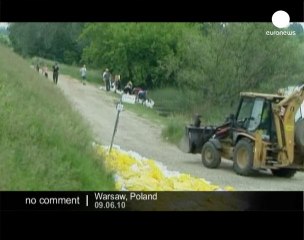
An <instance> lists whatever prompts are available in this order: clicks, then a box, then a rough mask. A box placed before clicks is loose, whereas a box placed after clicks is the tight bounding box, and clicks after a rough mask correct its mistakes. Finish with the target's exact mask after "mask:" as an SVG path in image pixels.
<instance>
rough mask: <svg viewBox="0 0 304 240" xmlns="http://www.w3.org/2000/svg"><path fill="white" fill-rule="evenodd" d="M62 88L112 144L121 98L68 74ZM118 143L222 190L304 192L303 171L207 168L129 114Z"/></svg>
mask: <svg viewBox="0 0 304 240" xmlns="http://www.w3.org/2000/svg"><path fill="white" fill-rule="evenodd" d="M49 76H51V74H50V75H49ZM58 87H59V88H60V89H62V91H63V93H64V94H65V95H66V97H67V98H68V100H69V101H70V102H71V103H72V105H73V106H74V107H75V108H76V109H77V110H78V111H79V112H80V113H81V114H82V115H83V117H84V118H85V119H86V120H87V121H88V122H89V123H90V125H91V126H92V129H93V132H94V134H95V136H96V140H97V141H98V142H101V143H102V144H104V145H110V142H111V137H112V133H113V128H114V123H115V119H116V114H117V111H116V108H115V101H116V102H117V101H118V97H117V99H115V98H113V96H111V95H110V94H108V93H106V92H105V91H103V90H100V89H98V87H96V86H94V85H91V84H87V85H85V86H83V85H82V84H81V83H80V81H77V80H74V79H72V78H70V77H68V76H64V75H60V76H59V80H58ZM114 144H117V145H119V146H121V148H123V149H125V150H133V151H136V152H138V153H139V154H141V155H142V156H144V157H147V158H152V159H154V160H157V161H160V162H162V163H164V164H165V165H166V166H167V167H168V169H169V170H175V171H179V172H183V173H189V174H191V175H192V176H196V177H203V178H205V179H206V180H208V181H210V182H212V183H213V184H216V185H219V186H222V187H223V186H233V187H235V189H236V190H242V191H248V190H250V191H255V190H256V191H261V190H262V191H263V190H265V191H266V190H270V191H278V190H281V191H295V190H299V191H303V190H304V173H303V172H299V173H297V174H296V175H295V177H294V178H292V179H282V178H278V177H274V176H272V175H271V174H270V173H268V172H261V173H259V174H258V175H257V176H255V177H241V176H238V175H236V174H235V173H234V171H233V170H232V163H231V162H229V161H223V162H222V164H221V166H220V168H219V169H215V170H212V169H206V168H205V167H204V166H203V165H202V163H201V157H200V155H199V154H195V155H192V154H186V153H183V152H182V151H181V150H180V149H179V148H178V147H176V146H174V145H172V144H169V143H167V142H165V141H163V140H162V139H161V127H160V126H158V125H156V124H153V123H151V122H150V121H148V120H146V119H142V118H140V117H138V116H136V114H134V113H132V112H129V111H123V112H122V113H121V114H120V120H119V125H118V131H117V133H116V136H115V141H114Z"/></svg>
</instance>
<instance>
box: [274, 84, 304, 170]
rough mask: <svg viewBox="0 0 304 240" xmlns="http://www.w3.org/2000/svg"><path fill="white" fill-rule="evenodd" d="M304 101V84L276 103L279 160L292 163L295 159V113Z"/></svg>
mask: <svg viewBox="0 0 304 240" xmlns="http://www.w3.org/2000/svg"><path fill="white" fill-rule="evenodd" d="M303 101H304V85H302V86H300V87H298V88H297V90H295V91H294V92H293V93H292V94H290V95H289V96H286V97H285V98H284V99H282V100H281V101H280V102H279V103H276V104H274V106H273V111H274V122H275V127H276V132H277V139H278V149H279V150H280V151H279V154H278V162H279V163H280V164H282V165H286V166H287V165H290V164H292V162H293V159H294V134H295V114H296V112H297V111H298V109H299V108H300V106H301V104H302V103H303Z"/></svg>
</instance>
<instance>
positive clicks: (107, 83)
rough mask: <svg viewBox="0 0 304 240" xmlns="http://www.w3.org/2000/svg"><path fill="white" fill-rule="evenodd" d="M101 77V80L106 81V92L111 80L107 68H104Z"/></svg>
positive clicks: (108, 89)
mask: <svg viewBox="0 0 304 240" xmlns="http://www.w3.org/2000/svg"><path fill="white" fill-rule="evenodd" d="M102 77H103V80H104V81H105V82H106V90H107V92H108V91H110V80H111V73H110V72H109V69H108V68H106V70H105V72H104V73H103V75H102Z"/></svg>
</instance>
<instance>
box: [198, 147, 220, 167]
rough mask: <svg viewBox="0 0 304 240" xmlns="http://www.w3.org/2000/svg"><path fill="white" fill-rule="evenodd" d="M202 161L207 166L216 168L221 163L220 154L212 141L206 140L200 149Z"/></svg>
mask: <svg viewBox="0 0 304 240" xmlns="http://www.w3.org/2000/svg"><path fill="white" fill-rule="evenodd" d="M202 162H203V165H204V166H205V167H207V168H218V166H219V165H220V164H221V155H220V153H219V151H218V149H217V148H216V147H215V145H214V144H213V143H212V142H206V143H205V144H204V146H203V149H202Z"/></svg>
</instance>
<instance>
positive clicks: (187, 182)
mask: <svg viewBox="0 0 304 240" xmlns="http://www.w3.org/2000/svg"><path fill="white" fill-rule="evenodd" d="M95 147H96V148H97V153H98V154H99V155H102V156H103V157H104V159H105V165H106V168H107V169H108V170H109V171H112V172H114V176H115V180H116V189H117V190H128V191H221V190H228V191H229V190H233V188H232V187H230V186H228V187H224V188H221V187H219V186H216V185H213V184H211V183H209V182H207V181H206V180H205V179H203V178H196V177H192V176H190V175H189V174H185V173H179V172H173V171H169V170H167V168H166V167H165V166H164V165H163V164H161V163H158V162H156V161H154V160H151V159H146V158H144V157H142V156H140V155H139V154H138V153H135V152H132V151H129V152H126V151H123V150H121V149H120V148H119V147H118V146H116V147H114V148H112V151H111V153H108V148H107V147H104V146H101V145H96V144H95Z"/></svg>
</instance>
